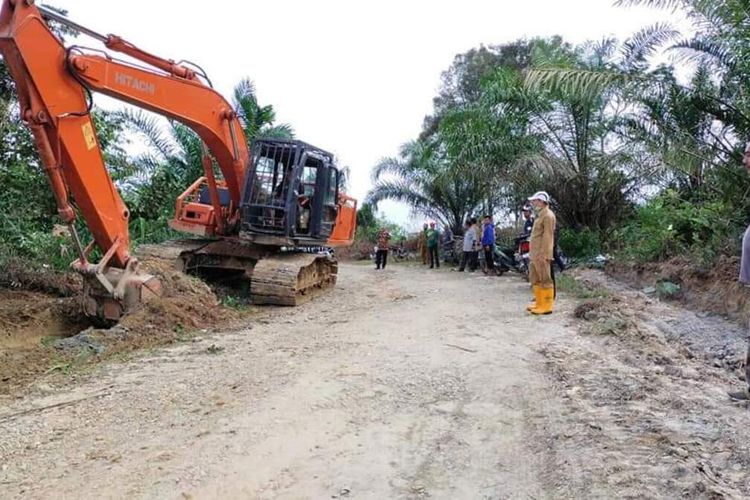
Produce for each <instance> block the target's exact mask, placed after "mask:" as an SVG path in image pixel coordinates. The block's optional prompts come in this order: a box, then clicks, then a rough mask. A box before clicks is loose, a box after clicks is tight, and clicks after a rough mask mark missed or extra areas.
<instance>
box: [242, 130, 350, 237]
mask: <svg viewBox="0 0 750 500" xmlns="http://www.w3.org/2000/svg"><path fill="white" fill-rule="evenodd" d="M251 158H252V164H251V166H250V168H249V169H248V175H247V177H246V185H245V191H244V193H243V196H242V229H243V231H244V232H245V233H247V234H250V235H252V234H256V235H265V236H271V235H273V236H278V237H280V238H283V239H285V240H286V241H290V242H292V243H294V244H299V245H310V244H318V243H321V242H325V241H327V239H328V237H329V236H330V234H331V232H332V230H333V226H334V224H335V221H336V214H337V205H336V203H337V201H338V171H337V170H336V168H334V167H333V155H332V154H330V153H327V152H325V151H323V150H320V149H318V148H315V147H313V146H311V145H309V144H306V143H304V142H301V141H296V140H285V139H258V140H256V142H255V145H254V147H253V154H252V156H251Z"/></svg>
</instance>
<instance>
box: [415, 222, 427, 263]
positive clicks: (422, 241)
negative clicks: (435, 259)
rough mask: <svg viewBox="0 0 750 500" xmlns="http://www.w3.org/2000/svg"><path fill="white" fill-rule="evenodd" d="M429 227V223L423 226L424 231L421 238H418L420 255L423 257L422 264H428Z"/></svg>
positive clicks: (420, 235)
mask: <svg viewBox="0 0 750 500" xmlns="http://www.w3.org/2000/svg"><path fill="white" fill-rule="evenodd" d="M428 229H429V227H428V226H427V223H426V222H425V223H424V226H422V232H420V233H419V239H417V248H418V249H419V255H420V257H422V265H423V266H426V265H427V230H428Z"/></svg>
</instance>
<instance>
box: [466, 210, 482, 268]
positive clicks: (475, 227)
mask: <svg viewBox="0 0 750 500" xmlns="http://www.w3.org/2000/svg"><path fill="white" fill-rule="evenodd" d="M471 231H472V232H473V233H474V248H473V249H472V250H471V260H470V261H469V270H470V271H471V272H472V273H473V272H474V271H476V270H477V268H478V267H479V248H480V247H481V246H482V243H481V240H482V232H481V230H480V229H479V224H478V223H477V218H476V217H472V218H471Z"/></svg>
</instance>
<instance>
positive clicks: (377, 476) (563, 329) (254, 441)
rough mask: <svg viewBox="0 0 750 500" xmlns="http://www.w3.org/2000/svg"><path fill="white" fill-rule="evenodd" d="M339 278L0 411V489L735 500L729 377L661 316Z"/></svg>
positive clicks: (737, 456) (366, 274)
mask: <svg viewBox="0 0 750 500" xmlns="http://www.w3.org/2000/svg"><path fill="white" fill-rule="evenodd" d="M340 272H341V279H340V285H339V286H338V287H337V289H336V290H335V291H334V292H333V293H332V294H330V295H328V296H325V297H322V298H321V299H319V300H317V301H316V302H315V303H312V304H308V305H305V306H302V307H299V308H297V309H295V310H277V309H271V310H268V312H267V313H266V316H265V317H263V318H262V319H260V320H257V319H256V320H254V323H253V324H252V325H250V326H248V328H247V329H245V330H242V331H236V332H226V333H221V334H217V335H214V336H210V337H205V338H202V339H200V340H197V341H195V342H190V343H187V344H182V345H179V346H177V347H173V348H169V349H162V350H158V351H155V352H153V353H151V354H149V355H146V356H143V357H140V358H138V359H136V360H133V361H129V362H125V363H110V364H107V365H105V366H101V367H99V368H97V369H96V370H95V371H94V372H93V373H91V374H88V375H87V376H85V377H84V380H82V381H78V382H76V383H75V385H74V386H70V387H67V388H60V387H51V386H48V385H45V384H43V383H42V384H37V387H36V389H35V390H34V391H33V392H32V393H31V394H29V395H28V396H26V397H24V398H22V399H19V400H14V401H7V400H5V401H0V498H16V497H19V498H20V497H24V498H197V499H203V498H420V497H434V498H548V497H549V498H561V497H565V498H568V497H570V498H573V497H575V498H581V497H608V496H610V497H611V496H613V495H617V496H628V495H630V496H640V495H643V496H655V497H660V496H661V497H670V496H675V497H676V496H682V495H685V494H687V495H691V496H698V497H701V496H705V497H711V498H715V497H722V496H726V497H735V496H736V497H741V496H743V495H748V494H750V480H749V479H748V471H749V470H750V417H749V415H750V414H749V413H748V410H747V409H746V408H744V407H741V406H736V405H733V404H731V403H730V402H729V401H727V400H726V399H725V398H724V395H723V392H722V391H723V390H724V389H726V388H727V387H728V386H732V385H733V384H734V386H739V385H738V384H739V382H738V381H737V380H736V379H735V378H734V375H733V374H732V372H731V371H730V370H728V369H727V368H726V367H719V366H715V367H714V366H711V364H710V363H709V362H708V361H706V360H704V359H702V358H701V357H699V356H696V355H695V354H691V352H690V351H689V350H688V348H685V347H681V344H680V342H679V339H676V338H670V337H669V335H668V334H667V333H665V332H666V330H665V329H664V328H662V330H659V329H658V328H657V326H658V325H656V323H654V324H653V325H652V324H650V323H649V318H651V319H654V318H657V317H658V318H660V321H662V323H664V321H667V322H668V319H665V318H667V317H668V315H669V314H672V313H674V314H675V315H676V317H678V316H679V314H678V312H677V310H675V309H672V308H670V307H669V306H665V305H662V304H654V303H652V302H651V301H650V300H648V299H646V298H643V297H639V296H636V295H634V294H631V295H627V294H625V292H622V293H623V294H625V295H624V296H623V297H622V298H619V297H618V298H617V299H616V300H617V301H618V306H619V307H622V308H630V309H629V310H630V314H632V315H638V314H641V315H643V317H642V318H640V319H639V322H640V323H639V326H638V327H635V328H632V329H629V330H627V331H628V332H629V333H623V334H622V335H616V334H612V335H604V334H601V335H596V334H591V333H588V334H587V333H582V330H581V328H582V325H583V322H582V321H577V320H574V319H573V318H572V311H573V309H574V308H575V306H576V304H577V302H576V301H575V300H573V299H563V300H562V301H561V302H560V304H559V306H560V307H559V309H558V312H557V313H556V314H555V315H552V316H548V317H544V318H531V317H529V316H527V315H526V314H525V311H524V305H525V303H526V300H527V298H528V293H527V288H526V286H525V285H524V284H523V283H522V282H521V281H520V280H519V279H518V278H515V277H503V278H487V277H484V276H481V275H461V274H458V273H449V272H446V271H443V272H440V273H436V272H428V271H425V270H423V269H421V268H418V267H416V268H414V267H394V269H392V270H391V269H389V270H388V271H385V272H379V273H376V272H375V271H374V270H372V269H370V267H369V266H368V267H363V266H360V265H344V266H342V269H341V271H340ZM617 293H620V292H617ZM639 301H640V302H639ZM650 309H653V316H649V314H650V313H649V310H650ZM696 321H700V319H699V318H696ZM717 321H718V320H717ZM719 324H720V323H715V324H714V327H716V325H719ZM654 325H656V326H654ZM727 328H729V326H727Z"/></svg>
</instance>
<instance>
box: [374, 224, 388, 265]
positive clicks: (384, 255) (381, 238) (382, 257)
mask: <svg viewBox="0 0 750 500" xmlns="http://www.w3.org/2000/svg"><path fill="white" fill-rule="evenodd" d="M390 244H391V233H389V232H388V230H387V229H386V228H382V229H381V230H380V232H378V251H377V252H376V253H375V269H385V266H386V264H388V249H389V248H390Z"/></svg>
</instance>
